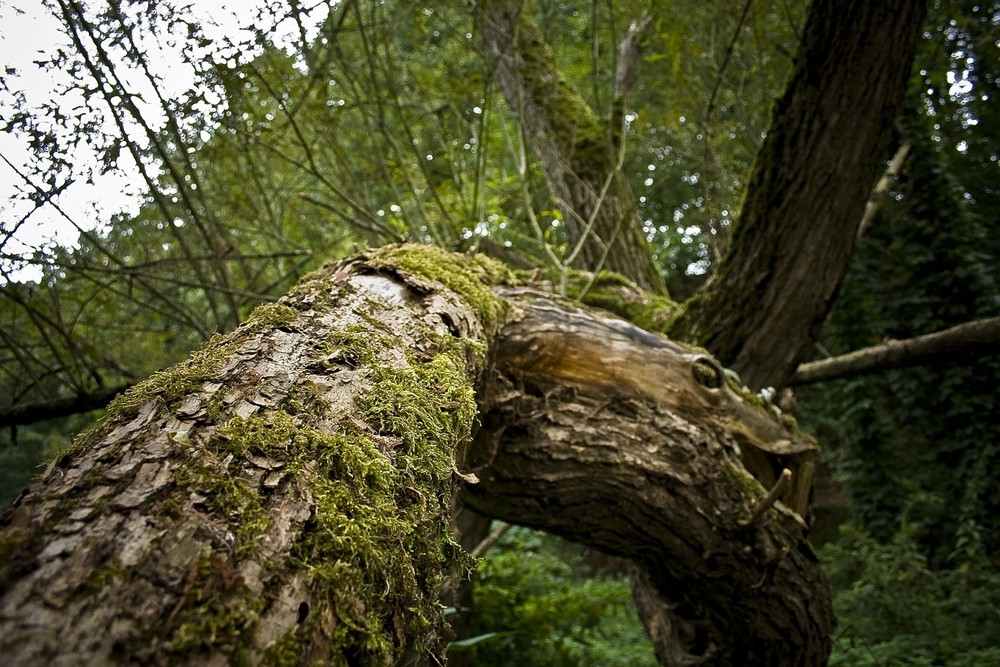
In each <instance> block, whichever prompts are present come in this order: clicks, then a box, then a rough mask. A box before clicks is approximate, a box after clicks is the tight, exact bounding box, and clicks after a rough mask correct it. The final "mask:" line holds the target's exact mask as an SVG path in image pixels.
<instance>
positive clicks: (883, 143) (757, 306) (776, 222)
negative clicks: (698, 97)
mask: <svg viewBox="0 0 1000 667" xmlns="http://www.w3.org/2000/svg"><path fill="white" fill-rule="evenodd" d="M925 13H926V1H925V0H902V1H895V0H893V1H890V0H874V1H872V0H815V1H814V2H813V3H812V7H811V9H810V12H809V17H808V20H807V24H806V28H805V36H804V39H803V43H802V47H801V49H800V51H799V54H798V57H797V61H796V67H795V71H794V73H793V75H792V79H791V81H790V82H789V85H788V88H787V90H786V92H785V94H784V96H783V97H782V99H781V100H780V101H779V102H778V106H777V108H776V110H775V115H774V118H773V121H772V123H771V130H770V132H769V133H768V136H767V139H766V140H765V142H764V146H763V147H762V148H761V151H760V153H759V154H758V156H757V163H756V167H755V169H754V173H753V177H752V178H751V181H750V184H749V187H748V190H747V198H746V201H745V202H744V204H743V211H742V214H741V216H740V220H739V222H738V224H737V226H736V228H735V231H734V236H733V240H732V243H731V245H730V251H729V253H728V255H727V256H726V257H725V259H724V260H723V262H722V265H721V267H720V268H719V272H718V274H717V275H716V276H715V279H714V280H713V281H712V282H711V283H710V284H709V285H708V286H707V288H706V290H705V291H704V292H703V293H702V294H700V295H699V296H698V297H697V298H696V299H694V300H693V301H691V302H690V303H688V304H687V310H686V312H685V313H684V315H683V316H682V317H681V318H679V320H678V323H677V328H676V329H675V330H674V331H675V335H677V336H679V337H681V338H684V339H690V340H698V341H699V342H700V343H702V344H704V345H705V346H706V347H707V348H709V349H710V350H711V351H712V352H713V353H714V354H716V355H717V356H718V357H719V359H720V360H721V361H722V362H723V363H725V364H726V365H727V366H730V367H732V368H735V369H736V370H737V371H739V373H740V374H741V376H742V377H743V380H744V381H745V382H746V383H747V384H748V385H749V386H750V387H753V388H755V389H760V388H762V387H765V386H768V385H771V386H780V385H781V384H783V383H784V382H785V381H786V380H787V379H788V378H789V377H790V376H791V374H792V372H793V371H794V369H795V367H796V365H797V363H798V361H799V360H800V359H801V357H802V354H803V352H804V350H805V349H806V348H807V346H808V345H809V344H811V342H812V341H813V340H815V336H816V333H817V329H818V327H819V326H820V324H821V323H822V321H823V320H824V318H825V317H826V314H827V312H828V311H829V308H830V306H831V305H832V303H833V300H834V298H835V297H836V294H837V290H838V288H839V286H840V283H841V280H842V278H843V276H844V273H845V272H846V270H847V266H848V260H849V258H850V254H851V250H852V248H853V244H854V239H855V236H856V234H857V229H858V223H859V222H860V220H861V218H862V215H863V213H864V209H865V204H866V202H867V201H868V196H869V193H870V192H871V189H872V186H873V184H874V180H875V178H876V176H877V174H878V172H879V169H880V166H881V163H882V160H883V159H884V158H885V157H886V155H885V153H886V150H887V148H888V144H889V138H890V134H891V131H892V126H893V121H894V119H895V117H896V113H897V110H898V108H899V105H900V103H901V102H902V98H903V93H904V91H905V87H906V81H907V78H908V76H909V72H910V66H911V63H912V62H913V56H914V53H915V50H916V44H917V41H918V36H919V30H920V27H921V25H922V22H923V18H924V15H925Z"/></svg>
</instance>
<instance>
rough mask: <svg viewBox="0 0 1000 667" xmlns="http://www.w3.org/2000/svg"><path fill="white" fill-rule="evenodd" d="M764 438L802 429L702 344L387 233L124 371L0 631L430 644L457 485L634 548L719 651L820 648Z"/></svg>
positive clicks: (23, 509)
mask: <svg viewBox="0 0 1000 667" xmlns="http://www.w3.org/2000/svg"><path fill="white" fill-rule="evenodd" d="M487 359H492V363H490V364H489V365H487V364H486V360H487ZM477 401H478V404H479V405H478V408H477ZM477 410H478V411H479V416H478V420H479V421H481V424H482V426H481V427H480V428H478V429H477V428H476V427H475V426H474V424H475V422H476V420H477ZM474 435H475V437H473V436H474ZM756 446H762V447H771V448H775V447H776V448H779V449H782V450H783V451H788V452H795V451H810V450H814V449H815V445H814V444H813V443H812V442H811V441H809V440H808V439H807V438H804V437H803V436H801V435H800V434H799V433H798V432H797V431H796V430H795V429H794V428H793V427H791V426H789V425H788V424H785V423H783V422H782V421H781V420H779V419H778V418H777V417H775V416H774V415H773V414H771V413H770V412H769V411H768V410H766V409H765V408H763V407H761V406H760V405H758V404H755V403H753V402H750V401H748V400H746V397H744V396H743V395H741V394H740V393H739V392H736V391H734V390H733V389H732V388H731V387H730V386H729V385H728V384H727V383H726V380H725V375H724V373H723V372H722V369H721V367H720V366H719V365H718V363H717V362H715V361H714V360H713V359H712V358H710V357H708V356H706V355H704V354H701V353H699V352H697V351H689V350H687V349H686V348H684V347H681V346H679V345H676V344H674V343H671V342H669V341H667V340H665V339H663V338H660V337H658V336H655V335H652V334H649V333H647V332H645V331H643V330H641V329H638V328H636V327H634V326H632V325H630V324H628V323H626V322H624V321H622V320H617V319H614V318H612V317H611V316H607V315H599V314H595V313H590V312H587V311H584V310H580V309H578V308H575V307H573V306H571V305H567V304H565V303H563V302H560V301H558V300H556V299H554V298H552V297H550V296H548V295H545V294H543V293H540V292H538V291H535V290H531V289H528V288H526V287H517V286H515V285H513V284H512V280H511V278H510V276H509V275H508V274H506V273H505V271H504V270H503V269H501V268H500V267H498V265H495V264H493V263H490V262H489V261H488V260H484V259H480V258H476V257H467V256H465V257H463V256H455V255H449V254H447V253H444V252H442V251H439V250H436V249H433V248H428V247H395V248H388V249H383V250H379V251H373V252H370V253H366V254H365V255H362V256H360V257H358V258H355V259H353V260H348V261H345V262H342V263H340V264H337V265H332V266H330V267H327V268H325V269H322V270H320V271H319V272H317V273H316V274H313V275H312V276H310V277H309V278H308V279H307V280H305V281H304V282H303V283H302V284H300V285H299V286H298V287H296V288H295V289H294V290H293V291H292V292H291V293H290V294H289V295H287V296H286V297H284V298H283V299H282V300H281V301H280V302H279V303H278V304H275V305H271V306H267V307H265V308H263V309H261V310H258V311H257V312H256V313H255V315H254V316H253V317H251V319H250V320H249V321H248V322H247V323H246V324H245V325H243V326H242V327H240V328H239V329H237V330H236V331H235V332H234V333H232V334H230V335H228V336H225V337H219V338H218V339H217V340H214V341H213V342H211V343H210V344H209V345H208V346H207V347H206V348H205V349H204V350H203V351H201V352H199V353H197V354H196V355H194V357H193V358H192V359H191V360H190V361H188V362H186V363H184V364H181V365H180V366H178V367H175V368H173V369H169V370H167V371H164V372H162V373H160V374H159V375H157V376H155V377H154V378H152V379H150V380H149V381H148V382H146V383H144V384H143V385H140V386H137V387H136V388H134V389H132V390H130V391H129V392H128V393H126V394H125V395H123V396H122V397H121V398H119V399H118V400H117V401H116V403H115V404H114V405H113V406H112V408H111V410H110V411H109V414H108V417H107V419H106V420H105V421H104V422H103V423H102V424H101V425H99V426H98V427H97V428H96V429H95V430H94V431H92V432H90V433H89V434H86V435H85V436H83V437H82V438H81V439H80V440H79V442H78V443H77V444H76V446H75V447H74V449H73V451H71V452H70V453H68V454H67V455H65V456H64V457H62V458H61V459H60V460H58V461H56V462H54V463H53V464H52V465H51V466H50V468H49V470H48V471H47V472H46V473H45V475H44V476H43V478H42V479H41V480H40V481H39V482H38V483H36V484H35V485H34V486H33V487H32V488H31V489H29V490H28V491H27V492H26V493H25V494H24V495H23V496H22V497H21V498H20V499H19V500H18V501H17V502H16V503H15V505H14V506H13V507H12V508H11V510H10V511H9V512H8V513H7V514H6V516H5V518H6V522H5V524H4V528H3V530H2V533H0V545H2V550H3V554H2V555H3V559H2V561H0V593H2V597H0V654H3V655H4V656H5V657H6V658H7V659H8V660H9V661H11V662H12V663H14V664H54V665H68V664H116V663H130V662H142V663H145V664H162V663H174V664H190V665H199V664H236V663H238V664H247V663H249V664H312V663H313V662H315V661H320V662H323V663H329V664H344V665H346V664H365V665H389V664H439V662H440V661H443V660H444V657H445V656H444V650H445V644H446V641H447V635H446V625H445V622H444V617H443V612H442V609H441V607H440V605H439V603H438V600H439V599H440V598H439V596H440V595H441V592H442V587H443V586H445V584H446V581H447V580H448V578H449V575H452V574H455V573H456V571H458V572H460V571H461V569H462V568H464V567H466V566H468V562H467V558H464V557H463V556H462V551H461V549H460V548H459V547H458V546H457V545H456V543H455V541H454V537H453V535H452V531H451V524H450V520H451V513H452V509H453V502H454V492H455V491H456V489H458V488H459V486H460V485H461V486H463V487H464V488H465V496H466V499H467V502H468V503H470V504H471V505H472V506H473V507H475V508H477V509H479V510H480V511H482V512H485V513H488V514H490V515H494V516H502V517H504V518H507V519H509V520H511V521H516V522H519V523H524V524H528V525H535V526H539V527H543V528H545V529H547V530H550V531H552V532H555V533H558V534H561V535H564V536H566V537H569V538H571V539H575V540H578V541H581V542H584V543H587V544H591V545H594V546H595V547H598V548H600V549H603V550H606V551H609V552H612V553H619V554H621V555H623V556H626V557H628V558H630V559H633V560H635V561H636V562H638V563H639V564H641V565H642V566H643V568H644V570H645V571H646V572H647V573H648V577H649V581H650V585H651V586H652V588H653V589H654V590H656V591H657V592H658V593H659V594H661V595H662V596H663V598H664V599H672V600H676V599H678V596H681V597H683V598H684V599H685V600H686V601H687V603H688V604H692V605H696V606H697V608H698V609H697V610H698V612H699V615H700V617H701V618H703V619H704V621H703V624H702V625H700V626H699V627H698V628H697V632H698V633H699V634H698V637H697V639H698V641H700V642H702V643H703V645H705V646H707V647H710V649H711V651H712V654H711V655H713V656H714V657H715V658H716V659H717V662H718V663H719V664H779V663H780V664H786V663H787V664H822V663H823V662H824V661H825V657H826V654H827V652H828V649H829V641H830V632H831V630H832V626H833V619H832V612H831V608H830V598H829V593H828V590H827V588H826V584H825V581H824V579H823V575H822V572H821V570H820V568H819V565H818V563H817V562H816V560H815V558H814V557H813V556H812V554H811V552H810V550H809V547H808V544H807V542H805V540H804V537H803V523H802V519H801V517H800V516H799V515H798V514H797V513H796V512H795V511H793V510H792V507H793V506H795V505H797V504H798V502H799V501H797V500H796V499H795V498H794V497H787V498H785V500H786V501H787V504H786V503H785V502H781V501H780V500H776V499H775V498H773V497H768V494H767V490H766V489H765V488H764V487H763V486H761V484H760V483H759V482H757V481H756V480H755V479H754V478H753V477H752V476H751V475H749V474H748V473H747V471H746V469H745V468H744V467H743V465H742V463H741V460H740V454H739V450H740V449H741V448H746V447H756ZM477 477H478V479H477Z"/></svg>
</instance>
